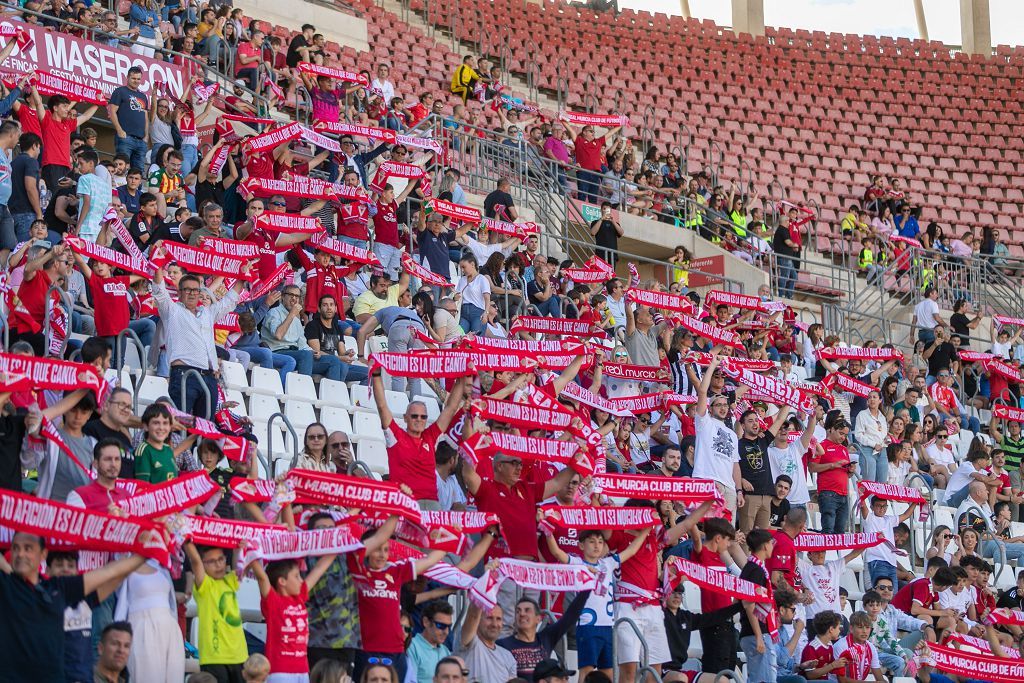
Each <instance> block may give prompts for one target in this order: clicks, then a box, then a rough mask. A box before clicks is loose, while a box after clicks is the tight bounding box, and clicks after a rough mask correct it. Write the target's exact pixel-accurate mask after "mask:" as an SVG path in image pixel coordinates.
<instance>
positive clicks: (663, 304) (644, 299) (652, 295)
mask: <svg viewBox="0 0 1024 683" xmlns="http://www.w3.org/2000/svg"><path fill="white" fill-rule="evenodd" d="M626 298H627V299H629V300H630V301H635V302H636V303H638V304H640V305H642V306H650V307H651V308H657V309H660V310H663V311H675V312H676V313H685V314H687V315H696V313H697V307H696V306H694V305H693V302H692V301H690V300H689V299H688V298H687V297H685V296H680V295H678V294H672V293H671V292H656V291H653V290H650V289H637V288H634V287H631V288H630V289H628V290H626Z"/></svg>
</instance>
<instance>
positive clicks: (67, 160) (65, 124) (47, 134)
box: [39, 111, 78, 192]
mask: <svg viewBox="0 0 1024 683" xmlns="http://www.w3.org/2000/svg"><path fill="white" fill-rule="evenodd" d="M41 128H42V138H43V155H42V158H41V159H40V162H39V163H40V165H41V166H65V167H68V168H70V167H71V134H72V133H74V132H75V130H76V129H77V128H78V117H77V116H75V115H74V112H72V114H71V116H69V117H67V118H66V119H64V120H63V121H58V120H57V119H55V118H54V117H53V114H52V113H51V112H49V111H47V112H46V114H45V115H44V116H43V121H42V125H41ZM49 189H50V191H51V192H53V191H54V190H56V189H57V188H49Z"/></svg>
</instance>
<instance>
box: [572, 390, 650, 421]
mask: <svg viewBox="0 0 1024 683" xmlns="http://www.w3.org/2000/svg"><path fill="white" fill-rule="evenodd" d="M562 396H568V397H569V398H571V399H573V400H574V401H576V402H577V403H582V404H583V405H586V406H590V407H591V408H597V409H598V410H603V411H604V412H606V413H610V414H612V415H615V416H616V417H633V413H632V412H630V411H629V410H625V409H623V408H622V407H621V406H619V405H618V404H616V403H615V402H614V401H612V400H609V399H607V398H605V397H604V396H599V395H597V394H595V393H594V392H592V391H590V390H589V389H585V388H583V387H581V386H580V385H579V384H577V383H576V382H569V383H568V384H566V385H565V389H563V390H562Z"/></svg>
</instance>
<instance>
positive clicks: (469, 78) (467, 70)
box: [451, 64, 480, 95]
mask: <svg viewBox="0 0 1024 683" xmlns="http://www.w3.org/2000/svg"><path fill="white" fill-rule="evenodd" d="M479 80H480V75H479V74H478V73H477V72H476V71H474V70H473V67H471V66H468V65H466V64H459V66H458V68H457V69H455V73H454V74H452V86H451V91H452V93H454V94H455V95H462V94H463V93H465V92H467V91H468V90H469V88H472V87H473V85H474V84H475V83H476V82H477V81H479Z"/></svg>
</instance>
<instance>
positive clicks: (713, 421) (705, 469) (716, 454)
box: [693, 355, 745, 519]
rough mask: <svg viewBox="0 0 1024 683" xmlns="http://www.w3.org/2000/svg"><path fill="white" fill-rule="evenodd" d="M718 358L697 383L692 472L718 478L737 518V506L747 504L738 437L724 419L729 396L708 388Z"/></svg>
mask: <svg viewBox="0 0 1024 683" xmlns="http://www.w3.org/2000/svg"><path fill="white" fill-rule="evenodd" d="M718 362H719V356H718V355H714V356H713V358H712V359H711V364H710V365H709V366H708V367H707V368H705V370H704V378H703V379H702V380H701V383H700V385H699V386H698V387H697V408H696V413H695V418H694V419H695V420H696V429H697V444H696V446H695V448H694V456H693V476H694V477H696V478H698V479H711V480H712V481H714V482H715V486H716V488H717V489H718V492H719V494H721V495H722V497H723V499H724V500H725V505H726V507H727V508H728V509H729V510H731V511H732V514H733V518H734V519H735V515H736V510H737V508H738V507H742V506H743V505H744V504H745V503H744V501H745V494H744V489H743V485H742V476H741V474H740V464H739V463H740V455H739V445H738V440H739V439H738V437H737V436H736V432H734V431H733V430H732V429H730V428H729V426H728V425H726V423H725V422H724V420H725V418H726V417H727V416H728V415H729V399H728V398H727V397H726V396H723V395H720V394H716V395H714V396H711V397H709V396H708V388H709V387H710V385H711V379H712V376H713V375H714V373H715V369H716V368H717V367H718Z"/></svg>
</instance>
